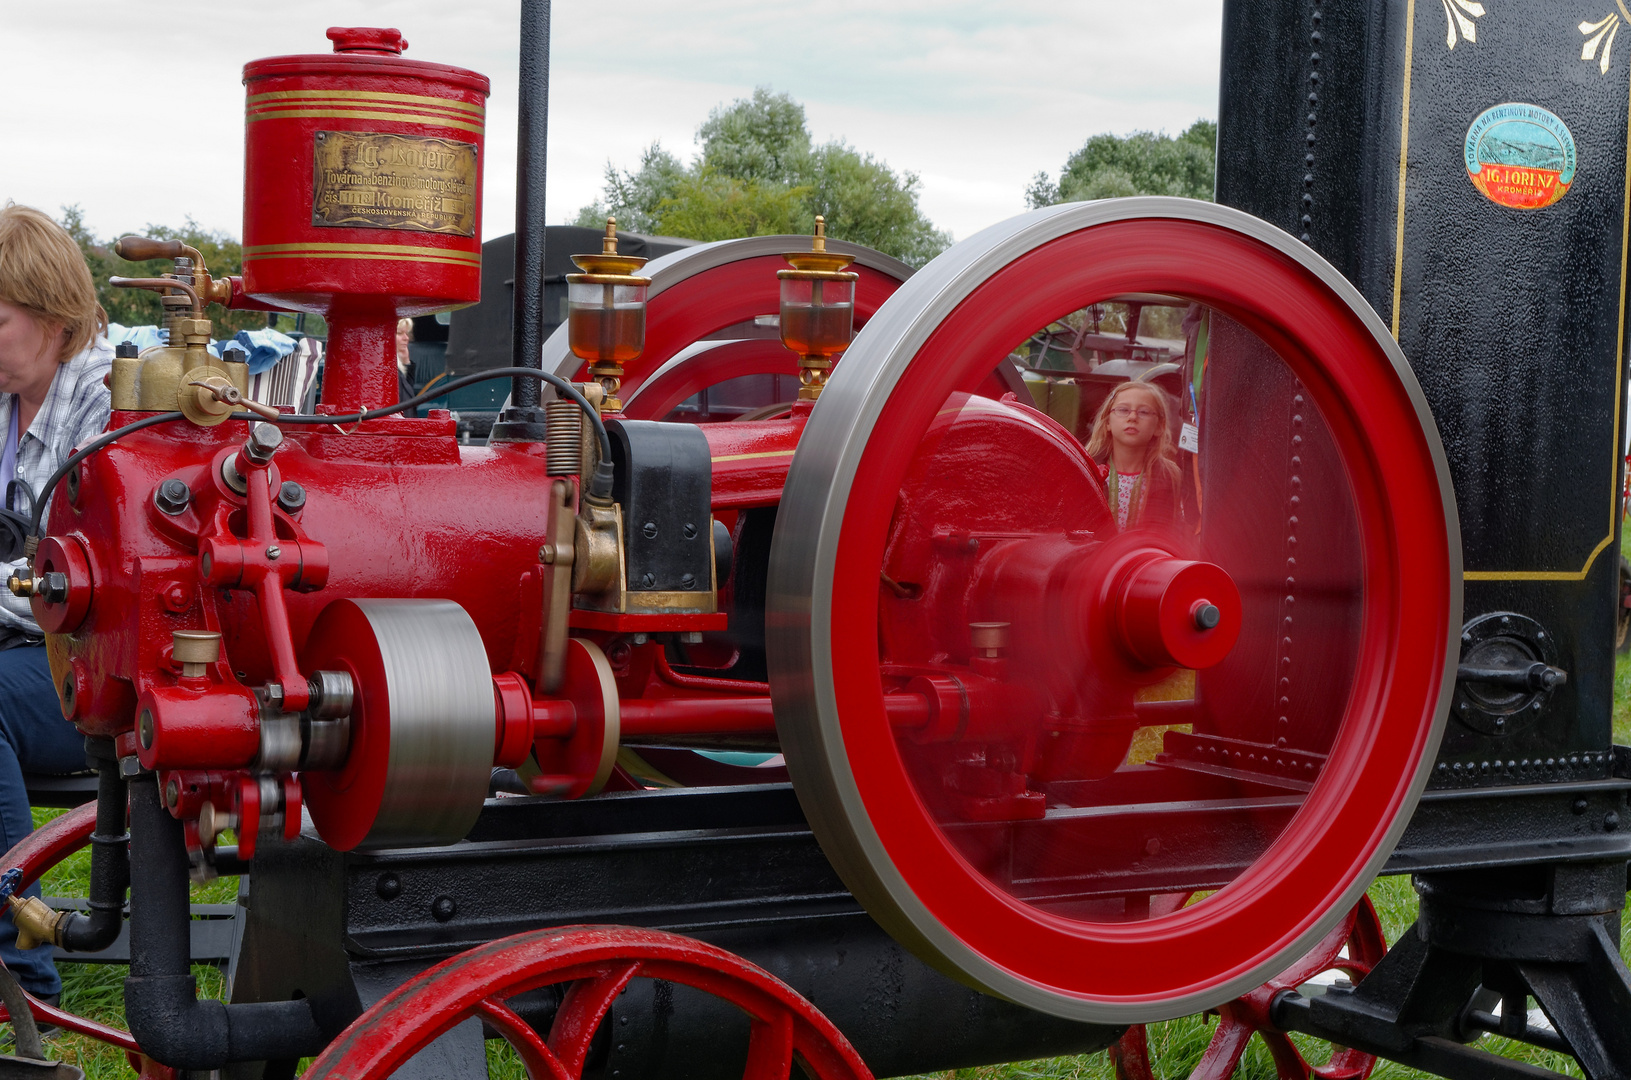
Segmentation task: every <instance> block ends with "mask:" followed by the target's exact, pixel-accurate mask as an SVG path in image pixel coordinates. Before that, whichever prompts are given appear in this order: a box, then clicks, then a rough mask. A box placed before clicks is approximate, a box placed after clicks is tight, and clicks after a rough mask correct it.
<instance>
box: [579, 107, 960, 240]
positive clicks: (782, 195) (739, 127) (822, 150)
mask: <svg viewBox="0 0 1631 1080" xmlns="http://www.w3.org/2000/svg"><path fill="white" fill-rule="evenodd" d="M697 143H698V144H699V146H700V149H699V152H698V154H697V156H696V158H695V159H694V160H693V161H692V162H691V163H690V164H688V165H687V164H682V163H681V162H680V160H679V159H678V158H677V157H675V156H674V155H673V154H671V153H669V152H668V151H667V150H665V149H663V148H662V147H661V146H660V145H658V144H656V143H653V144H652V145H651V146H648V147H647V148H646V149H645V151H644V152H643V153H642V154H641V155H640V166H639V168H637V169H633V170H626V169H625V170H619V169H617V168H616V167H615V166H612V165H610V164H608V165H607V167H606V186H605V190H604V193H603V196H602V199H601V201H599V202H596V203H593V204H591V205H589V206H586V207H584V208H583V209H582V210H581V211H579V212H578V216H577V220H576V224H578V225H584V226H588V227H590V228H596V227H598V226H599V225H601V224H602V223H603V222H604V221H605V219H606V216H607V215H608V214H611V215H613V216H615V217H616V218H617V221H618V224H619V226H621V227H623V228H625V229H628V230H630V231H633V232H646V233H656V234H661V235H665V236H684V237H688V238H690V239H693V240H723V239H728V238H730V237H736V236H768V235H773V234H777V233H807V232H810V231H812V230H813V229H814V228H815V218H816V215H817V214H821V215H823V216H825V217H826V219H827V235H828V236H831V237H835V238H838V239H843V240H851V241H854V242H855V243H858V244H865V245H867V246H868V247H873V248H877V249H878V250H879V251H883V252H886V253H887V254H890V255H893V256H895V257H896V258H898V259H901V260H902V261H904V262H907V263H910V264H912V265H914V266H921V265H923V264H924V263H925V262H928V261H929V260H930V259H932V258H934V257H935V256H936V255H938V254H939V253H940V252H941V251H943V250H945V248H946V246H947V245H948V244H950V243H951V237H949V236H948V235H947V234H945V233H944V232H942V231H940V230H939V229H936V228H935V227H934V224H933V223H932V222H930V221H929V219H928V218H927V217H925V216H924V215H923V212H922V210H920V209H919V208H918V204H917V200H918V178H917V175H916V174H915V173H911V172H906V173H901V174H896V173H895V171H894V170H892V169H891V168H889V166H888V165H887V164H886V163H885V162H883V161H880V160H878V159H877V158H875V157H873V156H872V155H871V154H864V153H862V152H860V151H859V150H856V149H855V148H853V147H851V146H850V145H849V144H847V143H845V142H843V141H842V140H835V141H833V142H829V143H825V144H823V145H821V146H816V145H815V144H814V141H813V140H812V139H811V137H810V129H809V126H808V125H807V123H806V121H805V116H804V106H802V105H800V104H799V103H798V102H796V101H794V100H793V99H792V98H791V97H789V96H788V95H786V94H777V93H772V92H771V91H770V90H768V89H766V88H764V87H760V88H759V89H757V90H755V91H754V92H753V96H751V97H748V98H740V99H738V100H736V101H734V102H732V103H731V104H729V105H719V106H716V107H715V108H714V109H713V110H712V111H711V112H709V114H708V118H707V119H706V120H704V121H703V122H702V124H701V125H700V126H699V127H698V128H697Z"/></svg>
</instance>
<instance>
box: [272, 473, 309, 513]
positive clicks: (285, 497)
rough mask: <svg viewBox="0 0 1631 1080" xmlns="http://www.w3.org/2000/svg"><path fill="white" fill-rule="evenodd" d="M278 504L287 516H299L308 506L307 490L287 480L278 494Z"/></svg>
mask: <svg viewBox="0 0 1631 1080" xmlns="http://www.w3.org/2000/svg"><path fill="white" fill-rule="evenodd" d="M277 504H278V505H279V506H280V507H282V508H283V512H284V513H286V514H298V513H300V511H301V510H303V509H304V508H305V506H306V489H305V488H303V487H301V486H300V485H299V484H297V483H295V482H294V481H293V480H285V481H283V484H282V486H281V487H279V488H278V492H277Z"/></svg>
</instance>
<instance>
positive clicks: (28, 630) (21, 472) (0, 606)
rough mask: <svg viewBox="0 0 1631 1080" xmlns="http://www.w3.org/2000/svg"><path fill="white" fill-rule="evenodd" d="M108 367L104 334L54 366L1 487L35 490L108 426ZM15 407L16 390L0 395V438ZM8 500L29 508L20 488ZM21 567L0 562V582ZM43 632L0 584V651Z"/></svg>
mask: <svg viewBox="0 0 1631 1080" xmlns="http://www.w3.org/2000/svg"><path fill="white" fill-rule="evenodd" d="M112 370H113V348H112V346H110V345H109V344H108V343H107V342H106V341H105V340H103V339H102V338H97V339H96V340H95V341H93V342H92V343H91V344H90V346H89V347H87V348H86V349H85V351H84V352H82V353H80V354H79V355H77V356H75V357H74V358H73V359H71V360H69V361H67V362H66V363H64V364H62V365H61V366H59V367H58V368H57V374H56V377H55V378H53V379H52V380H51V389H50V390H49V391H47V392H46V395H45V403H44V404H43V405H41V406H40V411H39V414H38V415H36V416H35V417H34V422H33V423H32V424H30V425H29V427H28V430H27V431H26V432H24V433H23V436H22V438H20V439H18V440H17V475H16V476H14V477H12V476H7V477H0V481H3V482H4V484H5V487H9V486H10V481H12V480H22V481H24V482H26V483H27V485H28V491H29V493H37V492H38V491H39V490H40V488H41V487H43V486H44V485H45V482H46V481H47V480H49V479H50V478H51V474H52V473H54V472H56V471H57V469H58V468H59V467H60V466H61V465H62V463H63V462H64V461H67V460H68V455H69V454H72V453H73V452H74V447H76V446H80V445H82V444H84V443H85V442H87V441H89V440H90V439H92V438H94V437H95V436H97V435H99V434H101V433H102V431H103V429H105V428H106V427H107V426H108V412H109V410H110V408H111V402H110V399H109V396H108V387H107V383H106V382H105V380H106V379H107V377H108V374H109V372H111V371H112ZM16 407H17V403H16V395H15V394H4V393H0V438H6V437H7V436H8V435H9V433H10V431H11V422H12V410H14V409H15V408H16ZM0 490H4V488H0ZM12 501H13V506H12V509H14V510H16V511H17V512H18V513H21V514H26V513H30V512H31V511H32V510H33V503H32V498H31V494H24V493H23V492H21V491H19V492H18V494H17V497H16V498H15V499H13V500H12ZM49 520H50V519H49V514H47V516H46V517H45V518H43V519H42V521H41V525H42V528H43V527H44V526H46V525H47V524H49ZM23 565H25V563H24V560H22V559H19V560H17V561H16V562H14V563H9V564H7V563H0V581H4V580H5V579H6V578H9V577H10V576H11V572H12V571H13V570H16V569H18V568H20V567H22V566H23ZM44 636H45V635H44V634H43V633H41V631H40V626H39V624H38V623H36V622H35V621H34V617H33V614H32V613H31V611H30V608H29V606H28V601H27V600H25V599H23V598H21V597H17V596H13V595H11V590H9V589H5V588H0V649H9V648H12V647H14V646H17V645H31V644H36V643H38V642H39V641H41V640H43V638H44Z"/></svg>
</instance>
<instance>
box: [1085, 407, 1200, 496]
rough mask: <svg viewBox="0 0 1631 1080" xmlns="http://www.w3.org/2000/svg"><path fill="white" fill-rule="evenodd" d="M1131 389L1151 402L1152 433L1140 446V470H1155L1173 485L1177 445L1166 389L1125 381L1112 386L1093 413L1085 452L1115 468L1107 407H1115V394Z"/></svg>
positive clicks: (1176, 474) (1177, 472) (1176, 476)
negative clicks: (1146, 443)
mask: <svg viewBox="0 0 1631 1080" xmlns="http://www.w3.org/2000/svg"><path fill="white" fill-rule="evenodd" d="M1135 391H1141V392H1143V393H1144V395H1145V396H1146V397H1148V398H1149V399H1150V404H1151V405H1153V406H1155V418H1156V426H1155V435H1154V437H1153V438H1151V439H1150V442H1149V445H1148V446H1147V447H1146V448H1145V450H1144V470H1145V471H1146V472H1150V473H1157V474H1159V475H1160V476H1161V478H1162V479H1164V480H1166V481H1168V482H1169V483H1171V484H1173V485H1174V486H1176V485H1177V483H1178V479H1179V475H1180V474H1179V471H1178V446H1177V444H1176V443H1175V442H1174V441H1173V438H1172V406H1171V405H1170V404H1169V403H1168V401H1167V395H1166V392H1165V391H1163V390H1162V389H1161V388H1160V387H1158V386H1152V385H1151V384H1149V383H1141V382H1126V383H1122V384H1121V385H1120V386H1118V387H1116V388H1115V389H1114V390H1112V391H1111V392H1110V396H1109V397H1107V398H1105V399H1104V404H1102V405H1100V406H1099V411H1098V413H1097V415H1095V416H1094V417H1093V430H1092V432H1091V433H1090V434H1089V435H1088V437H1087V454H1088V456H1089V457H1091V458H1092V459H1093V460H1094V461H1109V462H1110V467H1111V468H1115V462H1114V461H1113V460H1112V459H1111V455H1110V410H1111V409H1113V408H1115V406H1116V400H1117V399H1118V398H1120V397H1122V396H1124V395H1126V394H1128V393H1132V392H1135Z"/></svg>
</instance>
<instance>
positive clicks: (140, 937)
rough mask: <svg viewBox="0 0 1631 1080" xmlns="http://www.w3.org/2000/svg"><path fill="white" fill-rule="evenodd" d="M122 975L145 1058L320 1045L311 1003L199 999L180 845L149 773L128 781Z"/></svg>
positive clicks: (200, 1062) (187, 1059)
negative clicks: (126, 930)
mask: <svg viewBox="0 0 1631 1080" xmlns="http://www.w3.org/2000/svg"><path fill="white" fill-rule="evenodd" d="M130 858H131V863H132V866H133V870H134V873H132V874H131V881H130V977H129V978H127V979H126V980H125V1019H126V1020H128V1021H129V1023H130V1033H131V1034H132V1035H134V1036H135V1037H136V1041H137V1042H138V1043H139V1044H140V1045H141V1048H142V1051H143V1053H146V1054H147V1055H149V1056H150V1057H152V1058H154V1059H155V1060H157V1061H160V1062H162V1063H164V1064H166V1065H169V1066H171V1067H172V1068H176V1069H218V1068H220V1067H221V1066H223V1065H225V1064H227V1063H228V1062H231V1061H266V1060H275V1059H281V1058H300V1057H308V1056H311V1055H314V1054H317V1053H319V1052H321V1051H322V1049H323V1047H324V1046H325V1045H327V1043H328V1039H327V1038H326V1037H325V1036H324V1035H323V1032H322V1030H321V1029H320V1028H319V1027H318V1026H317V1021H316V1020H315V1019H313V1017H312V1012H311V1005H310V1003H309V1002H308V1001H306V1000H305V999H300V1000H298V1001H268V1002H249V1003H242V1002H240V1003H237V1004H232V1005H228V1004H226V1003H225V1002H221V1001H212V1000H202V1001H201V1000H199V997H198V984H197V982H196V981H195V980H194V979H193V976H192V968H191V940H190V934H189V923H190V922H191V918H190V915H189V913H188V910H187V847H186V843H185V841H184V839H183V836H182V831H181V822H179V821H177V820H176V819H175V818H173V817H171V816H170V812H169V811H168V810H166V809H165V808H164V805H163V804H162V803H161V802H160V801H159V788H158V783H157V781H156V779H155V778H154V777H153V776H152V775H151V774H143V775H142V776H139V777H137V778H136V779H135V780H132V781H131V782H130Z"/></svg>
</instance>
